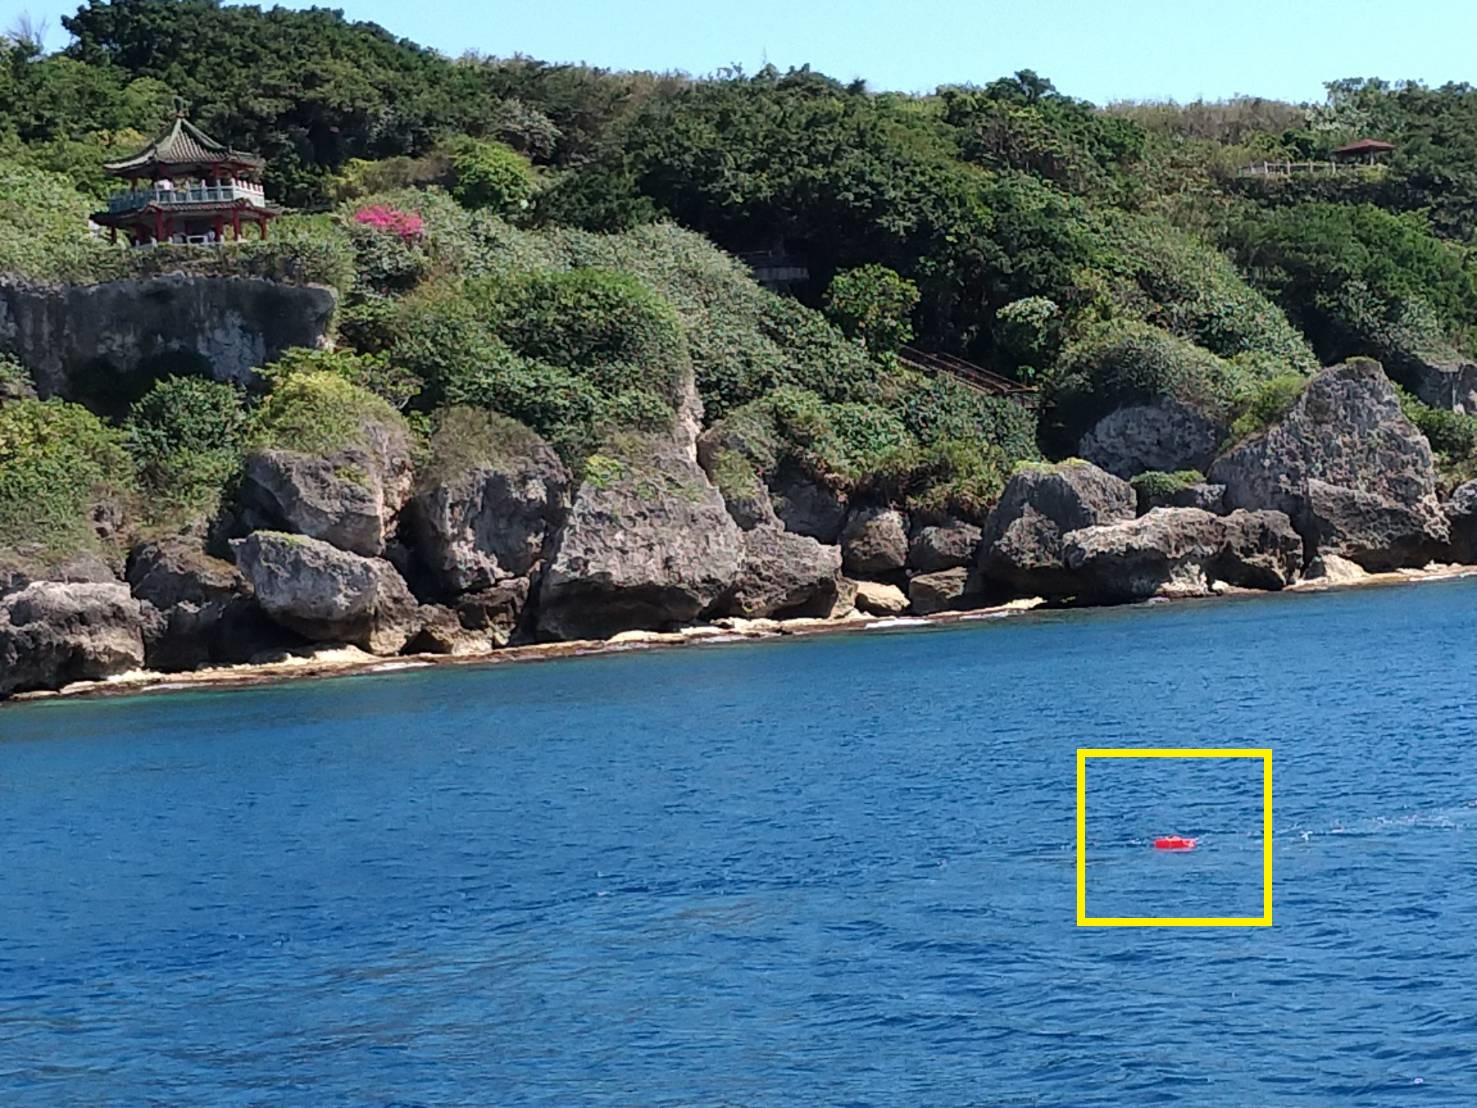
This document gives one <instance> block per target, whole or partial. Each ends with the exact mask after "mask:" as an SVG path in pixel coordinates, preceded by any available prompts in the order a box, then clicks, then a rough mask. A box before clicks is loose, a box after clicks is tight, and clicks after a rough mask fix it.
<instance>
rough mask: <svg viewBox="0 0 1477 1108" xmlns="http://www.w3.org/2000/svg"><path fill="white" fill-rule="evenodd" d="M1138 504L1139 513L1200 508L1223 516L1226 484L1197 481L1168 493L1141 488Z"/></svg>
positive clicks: (1224, 512)
mask: <svg viewBox="0 0 1477 1108" xmlns="http://www.w3.org/2000/svg"><path fill="white" fill-rule="evenodd" d="M1138 505H1139V515H1143V514H1144V513H1145V512H1150V511H1153V510H1154V509H1155V508H1199V509H1200V510H1201V511H1202V512H1213V513H1215V514H1216V515H1218V516H1223V515H1225V514H1226V486H1225V485H1213V484H1211V483H1210V482H1209V481H1196V482H1195V483H1194V484H1190V485H1185V486H1183V487H1182V488H1178V489H1175V490H1173V491H1172V492H1167V493H1152V492H1149V491H1148V490H1146V489H1139V490H1138Z"/></svg>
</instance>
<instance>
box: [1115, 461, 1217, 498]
mask: <svg viewBox="0 0 1477 1108" xmlns="http://www.w3.org/2000/svg"><path fill="white" fill-rule="evenodd" d="M1204 480H1205V474H1203V473H1201V472H1200V471H1199V470H1198V469H1177V470H1175V471H1174V472H1173V473H1164V472H1162V471H1161V470H1157V469H1151V470H1148V471H1147V472H1145V473H1140V474H1138V475H1137V476H1135V477H1132V478H1130V479H1129V482H1128V483H1129V484H1130V485H1132V486H1133V491H1134V492H1136V493H1138V494H1139V497H1140V502H1142V499H1143V498H1147V497H1162V496H1170V495H1173V494H1174V493H1177V492H1180V491H1181V490H1183V489H1187V488H1189V487H1190V486H1191V485H1198V484H1200V482H1202V481H1204Z"/></svg>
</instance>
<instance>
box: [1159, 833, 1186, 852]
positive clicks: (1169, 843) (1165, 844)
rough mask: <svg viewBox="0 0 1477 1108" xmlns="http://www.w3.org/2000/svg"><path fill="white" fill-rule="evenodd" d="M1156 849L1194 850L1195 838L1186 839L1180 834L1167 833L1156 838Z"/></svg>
mask: <svg viewBox="0 0 1477 1108" xmlns="http://www.w3.org/2000/svg"><path fill="white" fill-rule="evenodd" d="M1154 849H1155V850H1194V849H1195V840H1194V839H1186V838H1183V837H1181V836H1179V835H1165V836H1164V837H1162V838H1158V839H1155V840H1154Z"/></svg>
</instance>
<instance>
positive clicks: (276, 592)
mask: <svg viewBox="0 0 1477 1108" xmlns="http://www.w3.org/2000/svg"><path fill="white" fill-rule="evenodd" d="M231 546H232V549H233V551H234V553H235V556H236V564H237V565H238V566H240V567H241V571H242V572H243V573H244V574H245V575H246V578H247V580H248V581H250V582H251V587H252V589H253V591H254V592H255V594H256V599H257V603H258V604H260V605H261V606H262V608H263V610H264V611H266V613H267V614H268V615H269V616H271V617H272V618H273V619H274V620H276V621H277V622H278V623H280V624H281V625H282V626H284V627H286V628H288V629H289V630H291V631H296V632H297V633H298V634H300V635H302V636H303V637H304V638H307V639H311V640H312V641H314V642H342V643H350V644H352V645H354V646H358V647H361V648H363V649H364V650H367V651H369V652H370V653H371V654H396V653H399V651H400V650H401V648H402V647H404V646H405V644H406V642H407V641H409V639H410V638H411V636H412V635H414V634H415V632H416V631H417V630H418V629H419V623H418V621H417V616H416V602H415V597H413V596H412V595H411V594H410V589H409V588H408V587H407V586H406V584H405V580H404V579H403V578H402V577H401V576H400V574H399V573H397V572H396V571H395V567H394V566H392V565H391V564H390V563H389V562H387V561H384V560H383V559H381V558H365V557H363V556H361V555H359V554H351V553H349V552H348V551H346V550H340V549H339V548H338V547H336V546H332V545H330V544H329V543H326V542H323V541H321V540H319V539H311V538H308V537H306V536H304V535H289V534H284V533H282V532H272V531H254V532H252V533H251V534H250V535H248V536H246V538H244V539H237V540H235V541H234V542H233V543H232V544H231Z"/></svg>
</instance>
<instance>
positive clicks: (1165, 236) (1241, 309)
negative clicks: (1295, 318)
mask: <svg viewBox="0 0 1477 1108" xmlns="http://www.w3.org/2000/svg"><path fill="white" fill-rule="evenodd" d="M1097 228H1098V232H1097V233H1098V238H1099V243H1100V247H1099V251H1100V252H1099V256H1098V258H1097V259H1096V268H1097V269H1098V270H1099V272H1100V273H1102V274H1104V275H1106V276H1107V277H1108V278H1109V281H1110V284H1111V287H1112V288H1113V289H1114V292H1113V296H1114V298H1115V299H1116V300H1117V302H1118V307H1119V310H1120V311H1126V312H1127V313H1129V314H1130V315H1135V316H1138V317H1139V318H1141V319H1142V320H1144V321H1145V322H1147V323H1150V324H1153V325H1155V326H1158V327H1162V328H1164V329H1165V330H1166V331H1169V332H1170V333H1171V334H1174V335H1177V336H1179V337H1180V338H1182V339H1186V340H1188V341H1190V342H1192V343H1194V344H1195V345H1197V346H1200V347H1203V348H1205V349H1206V350H1208V351H1210V352H1211V353H1214V354H1217V355H1220V356H1221V357H1223V358H1231V357H1234V356H1235V355H1237V354H1241V353H1244V352H1247V351H1251V352H1256V353H1260V354H1267V355H1271V356H1273V357H1274V358H1276V359H1279V360H1280V361H1281V363H1282V365H1283V367H1284V369H1285V370H1288V371H1298V372H1304V373H1312V372H1314V371H1315V370H1316V369H1317V368H1318V363H1317V360H1316V359H1315V358H1314V356H1313V352H1312V350H1311V349H1310V348H1309V346H1308V343H1307V341H1306V340H1305V339H1304V338H1303V337H1302V336H1301V335H1299V334H1298V332H1297V329H1296V328H1295V327H1293V325H1292V324H1291V323H1290V322H1289V321H1288V318H1287V316H1286V315H1285V314H1284V313H1283V311H1282V309H1281V308H1279V307H1278V306H1277V305H1276V304H1274V303H1272V302H1271V301H1270V300H1268V299H1267V297H1265V296H1264V295H1262V294H1261V293H1260V292H1258V291H1257V290H1255V289H1253V288H1252V287H1251V286H1250V285H1248V284H1247V283H1246V281H1245V280H1243V279H1242V277H1241V275H1240V274H1239V273H1237V272H1236V268H1235V267H1234V266H1233V265H1232V264H1231V263H1230V261H1228V260H1227V259H1226V258H1225V257H1224V256H1223V255H1221V254H1220V253H1219V252H1218V251H1216V250H1215V249H1214V248H1212V247H1211V246H1209V245H1208V244H1206V243H1204V242H1202V241H1200V240H1199V239H1196V238H1195V237H1193V236H1191V235H1189V234H1186V233H1185V232H1184V231H1181V230H1179V229H1178V228H1175V227H1173V226H1171V225H1170V224H1169V223H1168V222H1167V221H1165V220H1162V219H1158V218H1155V217H1152V216H1141V215H1134V214H1131V213H1128V212H1122V211H1117V210H1113V211H1108V212H1105V213H1103V214H1102V215H1101V216H1100V217H1099V218H1098V219H1097Z"/></svg>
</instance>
